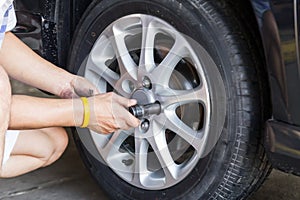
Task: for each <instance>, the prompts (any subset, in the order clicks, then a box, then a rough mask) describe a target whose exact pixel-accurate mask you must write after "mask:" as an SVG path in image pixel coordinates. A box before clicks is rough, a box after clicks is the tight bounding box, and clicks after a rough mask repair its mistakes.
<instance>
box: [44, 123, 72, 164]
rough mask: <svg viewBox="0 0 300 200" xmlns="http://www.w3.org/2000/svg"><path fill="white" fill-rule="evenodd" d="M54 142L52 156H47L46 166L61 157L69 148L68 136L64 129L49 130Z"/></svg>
mask: <svg viewBox="0 0 300 200" xmlns="http://www.w3.org/2000/svg"><path fill="white" fill-rule="evenodd" d="M49 131H50V132H52V133H50V134H49V136H50V137H51V141H52V145H51V146H52V149H51V154H49V155H48V156H47V159H46V162H45V164H44V166H48V165H50V164H52V163H53V162H55V161H56V160H57V159H59V158H60V157H61V155H62V154H63V153H64V151H65V150H66V148H67V146H68V141H69V140H68V135H67V133H66V131H65V130H64V129H63V128H52V129H51V130H49Z"/></svg>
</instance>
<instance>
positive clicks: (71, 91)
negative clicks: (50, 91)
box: [59, 75, 99, 99]
mask: <svg viewBox="0 0 300 200" xmlns="http://www.w3.org/2000/svg"><path fill="white" fill-rule="evenodd" d="M73 76H74V77H73V78H72V80H71V82H70V83H68V85H67V87H66V88H64V89H63V90H62V91H61V92H60V94H59V96H60V97H61V98H64V99H70V98H77V97H91V96H94V95H97V94H99V91H98V89H97V88H96V86H95V85H93V84H92V83H91V82H89V81H88V80H87V79H85V78H84V77H81V76H77V75H73Z"/></svg>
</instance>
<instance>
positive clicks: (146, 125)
mask: <svg viewBox="0 0 300 200" xmlns="http://www.w3.org/2000/svg"><path fill="white" fill-rule="evenodd" d="M149 126H150V123H149V121H148V120H144V121H143V122H142V124H141V129H142V131H143V132H144V133H145V132H147V131H148V129H149Z"/></svg>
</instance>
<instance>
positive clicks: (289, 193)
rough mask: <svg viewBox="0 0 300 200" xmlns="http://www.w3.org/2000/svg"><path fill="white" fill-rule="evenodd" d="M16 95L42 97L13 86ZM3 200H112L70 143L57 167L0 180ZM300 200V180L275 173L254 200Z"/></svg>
mask: <svg viewBox="0 0 300 200" xmlns="http://www.w3.org/2000/svg"><path fill="white" fill-rule="evenodd" d="M13 88H14V93H25V94H31V95H36V96H40V95H41V93H40V92H39V91H37V90H36V89H33V88H28V87H25V86H23V85H20V84H18V83H16V82H13ZM0 199H5V200H7V199H11V200H94V199H95V200H96V199H97V200H108V199H109V198H108V197H107V195H106V194H105V193H104V191H103V190H102V189H101V188H99V187H98V186H97V184H96V183H95V182H94V180H93V179H92V178H91V177H90V175H89V174H88V172H87V170H86V169H85V168H84V166H83V164H82V162H81V160H80V158H79V155H78V152H77V150H76V147H75V145H74V143H73V141H72V139H71V140H70V144H69V146H68V148H67V151H66V152H65V154H64V155H63V156H62V158H61V159H60V160H58V161H57V162H56V163H54V164H53V165H51V166H49V167H46V168H43V169H40V170H37V171H34V172H32V173H29V174H26V175H23V176H20V177H17V178H13V179H0ZM282 199H284V200H299V199H300V177H296V176H293V175H289V174H284V173H281V172H279V171H277V170H273V172H272V173H271V175H270V176H269V177H268V179H267V180H266V182H265V183H264V184H263V186H262V187H261V188H260V189H259V190H258V191H257V192H256V193H255V194H254V195H253V196H252V197H251V198H250V200H282Z"/></svg>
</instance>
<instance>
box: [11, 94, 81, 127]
mask: <svg viewBox="0 0 300 200" xmlns="http://www.w3.org/2000/svg"><path fill="white" fill-rule="evenodd" d="M82 121H83V106H82V103H81V100H80V99H72V100H71V99H47V98H37V97H30V96H22V95H14V96H13V97H12V102H11V112H10V123H9V129H17V130H23V129H39V128H47V127H63V126H80V125H81V123H82Z"/></svg>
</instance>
